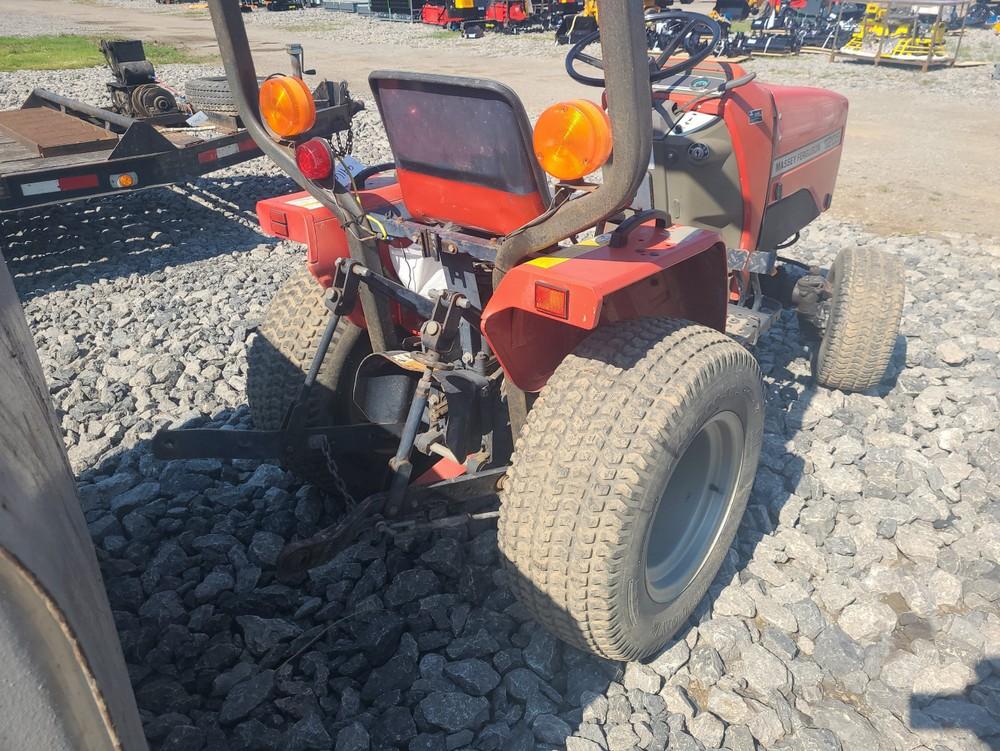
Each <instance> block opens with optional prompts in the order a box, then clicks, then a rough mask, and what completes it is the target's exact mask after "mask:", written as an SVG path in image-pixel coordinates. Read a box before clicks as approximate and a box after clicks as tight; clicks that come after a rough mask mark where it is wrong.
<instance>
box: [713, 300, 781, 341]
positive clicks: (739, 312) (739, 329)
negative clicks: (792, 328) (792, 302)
mask: <svg viewBox="0 0 1000 751" xmlns="http://www.w3.org/2000/svg"><path fill="white" fill-rule="evenodd" d="M780 315H781V304H780V303H778V302H777V301H776V300H772V299H771V298H770V297H765V298H763V301H762V302H761V305H760V307H759V308H758V309H757V310H753V309H751V308H746V307H743V306H742V305H733V304H732V303H730V305H729V310H728V311H727V312H726V334H727V335H728V336H730V337H732V338H733V339H735V340H736V341H738V342H739V343H740V344H742V345H743V346H744V347H753V346H754V345H756V344H757V342H758V341H760V338H761V337H762V336H764V334H766V333H767V331H768V329H770V328H771V326H772V325H773V324H774V322H775V321H776V320H778V316H780Z"/></svg>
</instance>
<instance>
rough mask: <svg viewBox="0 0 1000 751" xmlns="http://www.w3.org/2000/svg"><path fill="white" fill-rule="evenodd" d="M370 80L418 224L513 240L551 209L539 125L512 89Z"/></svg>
mask: <svg viewBox="0 0 1000 751" xmlns="http://www.w3.org/2000/svg"><path fill="white" fill-rule="evenodd" d="M368 80H369V83H370V84H371V87H372V93H373V94H374V95H375V101H376V103H377V104H378V109H379V114H380V115H381V116H382V123H383V124H384V126H385V130H386V134H387V135H388V137H389V146H390V148H391V149H392V155H393V159H394V160H395V162H396V175H397V177H398V179H399V188H400V192H401V194H402V196H403V203H404V204H405V205H406V209H407V211H409V213H410V216H412V217H413V218H414V219H417V220H419V221H423V222H440V223H445V224H448V223H451V224H456V225H458V226H460V227H463V228H466V229H470V230H477V231H480V232H485V233H488V234H490V235H506V234H508V233H510V232H512V231H514V230H515V229H517V228H518V227H521V226H522V225H524V224H526V223H527V222H530V221H531V220H532V219H535V218H537V217H538V216H539V215H540V214H542V213H543V212H544V211H545V210H546V208H548V206H549V203H550V201H551V197H550V194H549V188H548V183H547V182H546V179H545V174H544V173H543V172H542V170H541V167H539V165H538V162H537V161H536V159H535V155H534V152H533V150H532V144H531V125H530V123H529V122H528V116H527V114H526V113H525V111H524V106H523V105H522V104H521V100H520V99H518V98H517V95H516V94H515V93H514V92H513V91H511V90H510V89H509V88H507V87H506V86H504V85H502V84H499V83H496V82H495V81H486V80H482V79H478V78H460V77H457V76H439V75H432V74H427V73H408V72H396V71H376V72H374V73H372V74H371V75H370V76H369V77H368Z"/></svg>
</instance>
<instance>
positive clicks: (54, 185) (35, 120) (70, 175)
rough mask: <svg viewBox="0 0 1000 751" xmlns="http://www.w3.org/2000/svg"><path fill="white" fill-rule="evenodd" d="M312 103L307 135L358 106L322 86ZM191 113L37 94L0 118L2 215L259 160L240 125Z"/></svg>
mask: <svg viewBox="0 0 1000 751" xmlns="http://www.w3.org/2000/svg"><path fill="white" fill-rule="evenodd" d="M314 97H315V98H316V100H317V105H318V109H317V113H316V115H317V116H316V125H315V126H314V127H313V129H312V130H311V131H310V134H311V135H317V136H324V137H329V136H330V135H332V134H333V133H335V132H338V131H343V130H346V129H347V128H348V127H349V125H350V119H351V116H352V115H353V114H354V113H355V112H356V111H357V110H358V109H360V108H361V107H362V105H361V104H360V103H359V102H356V101H355V100H352V99H351V98H350V95H349V94H348V92H347V89H346V85H344V84H340V85H339V86H338V85H334V84H331V83H329V82H324V83H323V84H322V85H321V86H320V88H319V89H317V91H316V92H315V93H314ZM43 113H44V114H43ZM189 114H190V113H186V114H183V115H181V116H179V115H178V114H177V113H173V114H171V115H168V116H163V117H152V118H142V119H140V118H132V117H128V116H125V115H122V114H119V113H116V112H112V111H110V110H105V109H101V108H100V107H94V106H92V105H88V104H85V103H83V102H79V101H77V100H74V99H70V98H68V97H63V96H60V95H58V94H55V93H53V92H51V91H46V90H44V89H35V90H34V91H33V92H32V93H31V95H30V96H29V97H28V99H27V100H26V101H25V102H24V104H23V105H22V106H21V108H20V109H18V110H10V111H7V112H0V214H2V213H6V212H10V211H18V210H21V209H26V208H34V207H38V206H47V205H51V204H56V203H67V202H69V201H76V200H82V199H85V198H93V197H97V196H104V195H111V194H115V193H122V192H128V191H135V190H144V189H147V188H155V187H163V186H166V185H172V184H174V183H180V182H186V181H188V180H191V179H193V178H195V177H199V176H201V175H205V174H208V173H209V172H214V171H216V170H219V169H224V168H226V167H231V166H233V165H235V164H239V163H240V162H245V161H247V160H249V159H253V158H255V157H258V156H260V155H261V151H260V149H258V148H257V145H256V144H255V143H254V141H253V139H251V138H250V136H249V135H248V134H247V132H246V131H245V130H243V129H242V124H241V123H240V122H239V120H238V119H236V118H224V117H223V118H213V119H212V120H211V122H212V123H214V126H210V127H207V128H199V127H190V126H186V118H187V117H188V115H189Z"/></svg>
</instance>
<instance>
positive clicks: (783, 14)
mask: <svg viewBox="0 0 1000 751" xmlns="http://www.w3.org/2000/svg"><path fill="white" fill-rule="evenodd" d="M808 2H809V0H773V2H769V3H765V4H764V5H763V7H762V8H761V10H760V13H759V14H758V15H757V18H755V19H754V20H753V21H752V22H751V23H750V32H749V33H748V34H747V36H746V44H745V50H746V51H747V52H750V53H751V54H752V53H758V54H768V55H790V54H795V53H797V52H798V51H799V48H800V47H801V43H800V41H799V37H798V27H799V25H798V17H799V10H800V9H802V8H805V7H806V6H807V5H808Z"/></svg>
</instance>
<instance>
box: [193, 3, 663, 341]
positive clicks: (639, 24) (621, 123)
mask: <svg viewBox="0 0 1000 751" xmlns="http://www.w3.org/2000/svg"><path fill="white" fill-rule="evenodd" d="M208 6H209V11H210V12H211V14H212V23H213V25H214V26H215V34H216V36H217V37H218V40H219V50H220V52H221V53H222V62H223V64H224V65H225V68H226V77H227V78H228V80H229V88H230V90H231V91H232V93H233V97H234V99H235V100H236V104H237V107H238V108H239V112H240V117H241V118H242V119H243V124H244V126H245V127H246V129H247V132H248V133H249V134H250V136H251V137H252V138H253V140H254V141H255V142H256V144H257V145H258V146H259V147H260V149H261V151H263V152H264V153H265V154H267V156H269V157H270V158H271V159H273V160H274V162H275V163H276V164H277V165H278V166H279V167H280V168H281V169H282V170H284V171H285V172H286V173H287V174H288V175H289V176H291V178H292V179H293V180H294V181H295V182H296V183H298V184H299V185H300V186H301V187H302V188H303V189H304V190H306V191H308V192H309V193H310V194H311V195H312V196H313V197H314V198H315V199H316V200H317V201H319V202H320V203H321V204H322V205H323V206H325V207H326V208H328V209H330V211H332V212H333V214H334V215H335V216H337V217H338V218H340V220H341V222H342V223H345V224H346V223H362V222H365V212H364V210H363V209H362V208H361V206H360V204H359V203H358V202H357V200H356V199H355V197H354V196H353V195H352V194H351V193H349V192H346V191H335V192H334V193H333V194H332V195H331V194H330V193H329V192H327V191H326V190H324V189H322V188H320V187H319V186H317V185H314V184H313V183H312V182H311V181H309V180H307V179H306V177H305V176H304V175H303V174H302V172H301V171H300V170H299V168H298V166H297V165H296V164H295V160H294V159H293V158H292V156H291V155H290V154H289V152H288V151H287V150H286V149H285V148H284V147H282V146H280V145H279V144H277V143H276V142H275V141H274V140H272V138H271V137H270V135H269V134H268V132H267V130H266V129H265V127H264V124H263V122H262V121H261V117H260V111H259V109H258V104H257V99H258V91H257V72H256V70H255V68H254V64H253V58H252V56H251V54H250V44H249V41H248V40H247V33H246V27H245V26H244V24H243V17H242V15H241V12H240V6H239V3H237V2H235V1H234V0H208ZM599 8H600V16H599V19H600V20H599V24H600V30H601V49H602V56H603V60H604V77H605V80H606V81H607V84H606V86H607V88H606V93H607V98H608V114H609V116H610V118H611V129H612V139H613V149H614V150H613V158H612V161H611V163H610V164H609V165H608V166H607V167H605V169H604V182H603V183H602V184H601V185H600V186H599V187H598V188H597V189H596V190H594V191H593V192H592V193H589V194H586V195H583V196H581V197H579V198H576V199H574V200H572V201H568V202H566V203H565V204H563V205H562V206H560V207H558V208H557V209H556V210H554V211H553V212H552V213H551V214H549V215H547V216H544V218H542V219H540V220H538V221H537V222H536V223H534V224H532V225H529V226H526V227H524V228H522V229H521V230H519V231H517V232H514V233H512V234H510V235H508V236H507V237H505V238H503V239H502V240H501V242H500V245H499V248H498V250H497V255H496V262H495V269H494V272H493V283H494V286H496V285H497V284H499V282H500V279H502V278H503V275H504V274H505V273H506V272H507V271H509V270H510V269H511V268H513V267H514V266H515V265H516V264H517V263H518V262H519V261H520V260H521V259H522V258H524V257H525V256H526V255H528V254H529V253H534V252H537V251H540V250H544V249H545V248H548V247H550V246H552V245H555V244H556V243H558V242H560V241H561V240H564V239H566V238H567V237H570V236H572V235H575V234H577V233H578V232H582V231H584V230H586V229H589V228H591V227H593V226H595V225H596V224H598V223H599V222H601V221H603V220H604V219H607V218H608V217H610V216H613V215H614V214H617V213H618V212H620V211H621V210H622V209H624V208H625V207H626V206H628V204H629V203H630V202H631V201H632V198H633V197H634V196H635V194H636V191H637V190H638V189H639V186H640V185H641V183H642V180H643V177H644V176H645V173H646V169H647V166H648V163H649V153H650V148H651V145H652V144H651V139H652V129H651V126H650V120H649V112H650V110H651V108H652V92H651V87H650V85H649V63H648V60H647V58H646V36H645V24H644V20H645V19H644V15H643V4H642V3H640V2H637V0H600V2H599ZM347 236H348V240H349V242H350V244H351V255H352V256H354V257H355V258H356V259H357V260H359V261H361V262H362V263H364V264H365V265H367V266H369V267H371V268H377V267H378V263H379V261H378V250H377V248H376V247H375V245H374V243H373V242H372V241H370V240H369V241H361V240H359V239H358V238H357V237H356V236H354V235H353V234H352V233H350V232H349V233H347ZM368 296H370V293H368V295H366V296H363V297H362V305H363V307H364V312H365V318H366V321H367V322H368V328H369V332H370V333H371V334H372V346H373V348H374V349H375V350H376V351H378V350H379V349H385V347H383V346H381V345H382V344H383V341H378V339H381V340H384V341H385V343H388V341H387V340H388V339H389V338H390V337H391V332H392V325H391V319H390V318H389V314H388V310H387V309H386V310H384V311H383V310H380V311H378V312H379V315H378V317H377V320H378V321H379V322H380V323H381V328H382V331H377V330H376V331H372V324H373V323H374V322H375V320H376V317H375V316H374V315H373V313H375V308H374V306H375V305H376V301H375V300H373V299H370V300H366V298H367V297H368ZM379 307H382V308H384V307H385V306H379ZM369 308H371V311H370V310H369Z"/></svg>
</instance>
